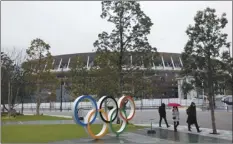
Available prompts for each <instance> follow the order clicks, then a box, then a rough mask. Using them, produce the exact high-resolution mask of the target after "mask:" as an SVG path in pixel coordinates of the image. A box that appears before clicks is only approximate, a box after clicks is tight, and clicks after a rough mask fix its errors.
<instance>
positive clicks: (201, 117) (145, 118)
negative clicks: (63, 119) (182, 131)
mask: <svg viewBox="0 0 233 144" xmlns="http://www.w3.org/2000/svg"><path fill="white" fill-rule="evenodd" d="M41 112H42V113H43V114H47V115H62V116H72V111H62V112H58V111H57V112H55V111H51V112H50V111H41ZM87 112H88V111H85V112H83V113H84V114H86V113H87ZM25 113H28V114H31V113H33V112H32V111H31V112H29V111H28V112H25ZM150 119H154V123H158V122H159V114H158V110H157V109H154V110H136V113H135V116H134V118H133V119H132V120H131V121H130V122H131V123H140V124H142V123H143V124H147V123H150ZM186 120H187V114H186V112H185V111H181V110H180V125H187V123H186ZM167 121H168V123H170V124H173V119H172V113H171V110H167ZM197 121H198V124H199V125H200V127H203V128H210V129H211V128H212V124H211V115H210V111H204V112H202V111H198V112H197ZM215 121H216V126H217V129H221V130H228V131H232V112H226V111H216V112H215Z"/></svg>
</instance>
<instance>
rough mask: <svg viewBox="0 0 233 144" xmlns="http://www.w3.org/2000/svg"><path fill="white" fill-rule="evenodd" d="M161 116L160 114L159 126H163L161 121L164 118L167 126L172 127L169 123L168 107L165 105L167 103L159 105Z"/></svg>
mask: <svg viewBox="0 0 233 144" xmlns="http://www.w3.org/2000/svg"><path fill="white" fill-rule="evenodd" d="M159 116H160V120H159V127H161V122H162V119H164V121H165V123H166V125H167V127H170V126H169V125H168V123H167V118H166V107H165V104H164V103H162V104H161V106H160V107H159Z"/></svg>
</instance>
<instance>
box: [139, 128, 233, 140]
mask: <svg viewBox="0 0 233 144" xmlns="http://www.w3.org/2000/svg"><path fill="white" fill-rule="evenodd" d="M155 130H156V134H155V135H150V137H153V138H160V139H166V140H171V141H176V142H182V143H231V141H229V140H225V139H219V138H215V137H209V136H202V135H198V134H192V133H184V132H174V131H171V130H166V129H160V128H156V129H155ZM146 131H147V130H146V129H144V130H141V131H136V132H135V133H138V134H142V135H143V134H145V133H146Z"/></svg>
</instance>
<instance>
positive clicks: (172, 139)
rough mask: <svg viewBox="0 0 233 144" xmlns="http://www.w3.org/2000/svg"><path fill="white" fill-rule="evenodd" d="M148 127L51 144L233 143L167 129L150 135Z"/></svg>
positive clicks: (157, 130)
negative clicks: (120, 133)
mask: <svg viewBox="0 0 233 144" xmlns="http://www.w3.org/2000/svg"><path fill="white" fill-rule="evenodd" d="M147 130H148V128H145V129H139V130H137V131H134V132H125V133H123V134H122V135H120V136H119V137H118V138H117V137H116V136H115V135H114V134H108V135H106V136H105V137H103V138H102V139H100V140H93V139H92V138H82V139H72V140H65V141H58V142H51V143H50V144H63V143H69V144H77V143H98V144H99V143H128V144H129V143H130V144H135V143H141V144H142V143H148V144H149V143H150V144H152V143H156V144H178V143H232V141H231V140H224V139H221V138H215V137H209V136H201V135H198V134H193V133H183V132H174V131H171V130H167V129H159V128H155V130H156V134H153V135H148V134H147Z"/></svg>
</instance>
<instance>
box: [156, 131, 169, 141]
mask: <svg viewBox="0 0 233 144" xmlns="http://www.w3.org/2000/svg"><path fill="white" fill-rule="evenodd" d="M158 132H159V137H160V138H161V139H167V138H168V130H164V129H158Z"/></svg>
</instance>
